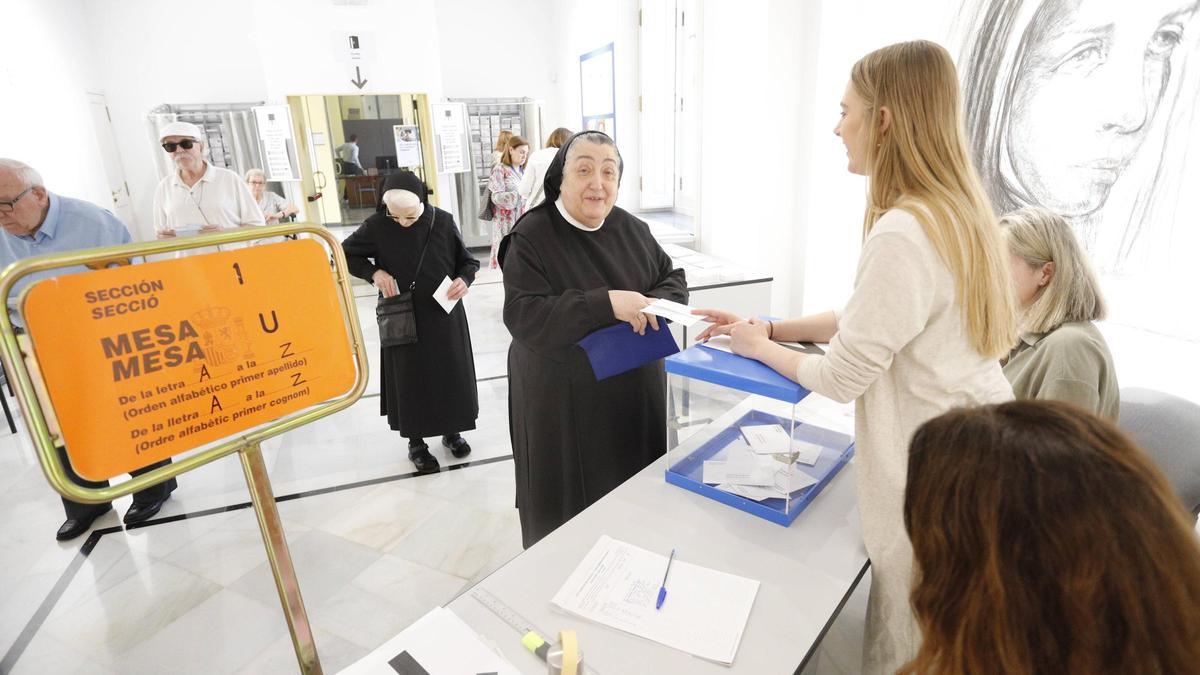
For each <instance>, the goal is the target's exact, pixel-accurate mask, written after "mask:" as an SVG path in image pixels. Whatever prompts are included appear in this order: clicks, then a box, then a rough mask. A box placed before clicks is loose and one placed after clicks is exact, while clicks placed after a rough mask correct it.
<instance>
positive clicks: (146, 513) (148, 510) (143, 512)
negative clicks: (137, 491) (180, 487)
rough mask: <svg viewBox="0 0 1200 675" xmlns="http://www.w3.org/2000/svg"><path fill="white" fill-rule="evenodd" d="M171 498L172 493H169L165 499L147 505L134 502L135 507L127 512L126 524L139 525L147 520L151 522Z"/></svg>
mask: <svg viewBox="0 0 1200 675" xmlns="http://www.w3.org/2000/svg"><path fill="white" fill-rule="evenodd" d="M170 498H171V493H169V492H168V493H167V496H166V497H163V498H162V499H160V500H158V501H154V502H147V503H145V504H138V503H137V502H134V504H133V506H130V507H129V510H128V511H126V512H125V518H124V520H125V524H126V525H137V524H138V523H144V522H146V521H147V520H150V519H151V518H153V517H154V516H155V515H156V514H157V513H158V511H159V509H161V508H162V505H163V504H164V503H166V501H167V500H168V499H170Z"/></svg>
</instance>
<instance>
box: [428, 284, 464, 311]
mask: <svg viewBox="0 0 1200 675" xmlns="http://www.w3.org/2000/svg"><path fill="white" fill-rule="evenodd" d="M453 283H454V282H453V281H450V277H446V278H445V279H442V283H441V284H439V285H438V287H437V290H436V291H434V292H433V299H434V300H437V303H438V304H439V305H441V306H442V309H444V310H446V313H447V314H449V313H450V312H453V311H454V306H455V305H457V304H458V300H457V299H456V300H451V299H450V285H451V284H453Z"/></svg>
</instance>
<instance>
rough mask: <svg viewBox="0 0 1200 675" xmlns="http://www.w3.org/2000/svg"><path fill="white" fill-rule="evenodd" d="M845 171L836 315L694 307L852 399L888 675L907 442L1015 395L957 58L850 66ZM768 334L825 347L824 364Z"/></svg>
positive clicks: (901, 618)
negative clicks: (841, 306) (851, 233)
mask: <svg viewBox="0 0 1200 675" xmlns="http://www.w3.org/2000/svg"><path fill="white" fill-rule="evenodd" d="M841 107H842V115H841V121H840V122H839V123H838V125H837V127H836V129H834V133H835V134H837V135H838V136H840V137H841V138H842V142H843V143H844V144H845V146H846V153H847V156H848V158H849V162H848V164H849V167H848V168H849V170H850V172H851V173H856V174H864V175H866V176H868V177H869V180H870V182H869V189H868V194H867V207H866V213H865V215H864V218H863V230H864V237H863V247H862V253H861V255H860V258H859V264H858V273H857V277H856V279H855V284H854V292H853V294H852V295H851V297H850V300H849V301H848V302H847V304H846V307H845V310H844V311H842V312H825V313H824V314H816V315H812V316H806V317H803V318H799V319H791V320H786V321H774V322H768V321H760V320H758V319H751V320H750V321H748V322H747V321H743V320H742V319H741V318H739V317H737V316H735V315H732V314H730V313H728V312H723V311H716V310H697V312H696V313H697V314H705V315H707V316H708V318H709V320H711V321H714V322H715V325H714V326H712V327H710V328H709V329H708V330H706V331H704V332H703V333H701V335H700V337H699V339H706V338H707V337H709V336H710V335H718V334H729V335H731V336H732V338H733V349H734V351H735V352H736V353H738V354H741V355H743V356H747V357H749V358H754V359H757V360H759V361H762V362H763V363H765V364H767V365H768V366H771V367H772V368H774V369H775V370H776V371H778V372H780V373H782V374H784V375H786V376H787V377H789V378H792V379H793V380H795V381H796V382H798V383H800V384H801V385H803V386H804V387H806V388H808V389H811V390H812V391H814V392H817V393H818V394H822V395H824V396H828V397H830V398H832V399H835V400H837V401H842V402H848V401H856V409H855V412H856V415H855V425H856V441H857V457H858V459H857V460H856V473H857V480H858V501H859V505H858V507H859V514H860V516H861V519H862V528H863V540H864V542H865V544H866V547H867V553H868V555H869V556H870V558H871V572H872V581H871V593H870V601H869V604H868V610H867V626H866V642H865V644H864V648H863V669H862V670H863V671H864V672H868V673H892V672H895V670H896V669H897V668H899V667H900V666H901V665H903V664H904V663H905V662H907V661H908V660H909V659H911V658H912V657H913V655H914V654H915V653H916V649H917V647H918V646H919V643H920V631H919V629H918V628H917V625H916V622H915V620H914V618H913V615H912V610H911V607H910V605H909V601H908V598H909V591H910V585H911V579H912V559H913V554H912V546H911V544H910V543H909V540H908V537H907V536H906V535H905V531H904V519H903V507H904V485H905V480H906V473H907V466H908V450H907V448H908V443H909V440H910V438H911V437H912V434H913V432H914V431H915V430H916V429H917V427H919V426H920V425H921V424H922V423H924V422H925V421H926V420H929V419H931V418H933V417H936V416H937V415H939V414H941V413H943V412H945V411H946V410H949V409H950V408H954V407H957V406H967V405H978V404H984V403H993V402H1000V401H1005V400H1008V399H1011V398H1012V389H1011V388H1010V387H1009V384H1008V381H1007V380H1005V379H1004V374H1003V373H1002V372H1001V371H1000V363H999V360H998V359H999V357H1000V356H1002V355H1003V354H1006V353H1007V352H1008V350H1009V349H1010V348H1011V346H1012V345H1013V344H1014V342H1015V340H1016V336H1017V331H1016V309H1015V307H1014V303H1013V298H1012V290H1011V283H1012V282H1011V280H1010V279H1009V277H1008V269H1007V257H1006V256H1005V254H1004V248H1003V244H1002V242H1001V238H1000V230H999V228H998V227H997V224H996V218H995V216H994V215H992V208H991V205H990V204H989V202H988V198H987V195H986V194H985V193H984V190H983V187H982V186H981V185H980V182H979V177H978V176H977V175H976V173H975V169H974V168H973V167H972V164H971V161H970V159H969V158H968V156H967V151H966V143H965V140H964V134H963V126H962V120H961V117H960V109H959V93H958V77H957V75H956V73H955V69H954V62H953V61H952V60H951V58H950V55H949V54H948V53H947V52H946V50H945V49H943V48H942V47H941V46H939V45H937V44H934V43H932V42H925V41H917V42H904V43H900V44H895V45H891V46H889V47H884V48H883V49H879V50H877V51H874V52H872V53H870V54H868V55H867V56H865V57H863V58H862V60H860V61H859V62H858V63H856V64H854V67H853V68H852V69H851V74H850V83H849V85H848V86H847V87H846V93H845V96H844V97H843V99H842V105H841ZM772 340H783V341H796V340H799V341H812V342H829V350H828V352H827V353H826V354H825V355H824V356H812V355H807V354H800V353H798V352H794V351H791V350H789V349H786V348H784V347H782V346H779V345H776V344H774V343H773V342H772Z"/></svg>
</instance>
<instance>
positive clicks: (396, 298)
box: [375, 204, 437, 347]
mask: <svg viewBox="0 0 1200 675" xmlns="http://www.w3.org/2000/svg"><path fill="white" fill-rule="evenodd" d="M425 207H426V208H427V209H429V212H430V219H429V232H428V233H427V234H426V235H425V245H424V246H422V247H421V257H420V258H419V259H418V260H417V270H416V271H415V272H413V280H412V283H411V284H409V285H408V288H407V289H405V290H403V291H400V292H399V293H397V294H396V295H393V296H392V297H390V298H384V297H381V298H379V304H378V305H376V306H375V319H376V320H377V321H378V322H379V342H380V344H382V345H383V346H384V347H399V346H400V345H411V344H413V343H415V342H416V341H417V315H416V313H414V312H413V291H414V290H415V289H416V287H417V279H418V278H419V277H420V276H421V264H422V263H424V262H425V251H426V249H428V248H429V238H430V237H432V236H433V226H434V225H435V224H436V223H437V215H436V213H434V211H433V207H432V206H430V205H428V204H426V205H425Z"/></svg>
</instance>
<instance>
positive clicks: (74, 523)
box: [54, 504, 112, 541]
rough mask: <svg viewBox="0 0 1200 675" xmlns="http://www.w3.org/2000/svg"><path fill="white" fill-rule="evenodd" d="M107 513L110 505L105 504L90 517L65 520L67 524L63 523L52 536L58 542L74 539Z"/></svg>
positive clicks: (110, 508)
mask: <svg viewBox="0 0 1200 675" xmlns="http://www.w3.org/2000/svg"><path fill="white" fill-rule="evenodd" d="M109 511H112V504H106V505H105V506H104V508H103V509H100V510H98V511H94V512H93V513H92V515H90V516H87V517H84V518H71V519H69V520H67V522H65V523H63V524H62V527H60V528H58V533H57V534H55V535H54V538H55V539H57V540H59V541H67V540H69V539H74V538H75V537H78V536H79V535H81V534H83V533H84V532H87V531H88V530H89V529H91V527H92V523H94V522H96V519H97V518H99V517H100V516H102V515H104V514H106V513H108V512H109Z"/></svg>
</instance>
